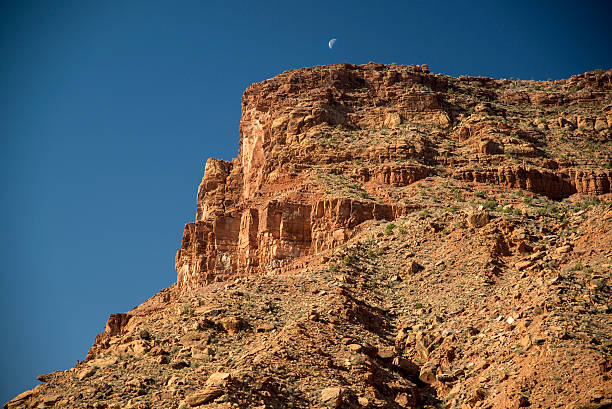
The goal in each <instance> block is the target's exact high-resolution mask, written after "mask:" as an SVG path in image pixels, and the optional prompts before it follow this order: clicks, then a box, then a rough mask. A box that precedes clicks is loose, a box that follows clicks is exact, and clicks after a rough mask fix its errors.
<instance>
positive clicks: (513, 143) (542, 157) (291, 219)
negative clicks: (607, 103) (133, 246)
mask: <svg viewBox="0 0 612 409" xmlns="http://www.w3.org/2000/svg"><path fill="white" fill-rule="evenodd" d="M609 74H610V73H609V72H605V73H603V74H602V75H601V78H600V77H597V78H599V79H598V80H596V81H592V76H590V75H586V76H585V77H584V80H582V82H580V81H581V79H577V78H576V77H572V79H570V80H568V84H570V83H572V84H573V83H575V82H576V81H578V82H579V83H581V84H586V86H587V87H589V86H590V87H594V88H597V87H599V88H600V89H603V90H608V91H605V92H601V91H599V93H598V92H597V91H594V92H592V93H591V94H588V97H589V98H594V99H595V100H596V101H598V98H609V88H610V81H609V76H610V75H609ZM506 82H507V80H500V81H495V80H493V79H490V78H485V77H460V78H459V79H453V78H449V77H446V76H443V75H439V74H431V73H429V70H428V69H426V68H425V69H424V68H423V67H420V66H404V67H390V66H384V65H380V64H373V63H371V64H366V65H362V66H354V65H349V64H341V65H337V66H328V67H315V68H314V69H301V70H295V71H291V72H287V73H283V74H281V75H279V76H277V77H275V78H272V79H270V80H266V81H263V82H261V83H257V84H253V85H252V86H250V87H249V88H248V89H247V90H246V92H245V93H244V96H243V100H242V118H241V121H240V137H241V139H240V152H239V154H238V157H237V158H236V159H234V160H233V161H232V162H228V161H223V160H219V159H214V158H211V159H209V160H208V161H207V162H206V166H205V170H204V177H203V179H202V183H201V185H200V187H199V189H198V194H197V202H196V208H197V210H196V219H195V222H193V223H188V224H187V225H186V226H185V231H184V236H183V241H182V244H181V248H180V250H178V252H177V255H176V270H177V274H178V275H177V283H178V287H179V289H180V290H181V292H189V291H192V290H195V289H197V288H198V287H200V286H202V285H205V284H207V283H210V282H211V281H215V280H224V279H227V278H230V277H232V276H240V275H244V274H257V273H261V272H263V271H267V270H268V269H275V268H283V267H284V266H286V265H287V264H288V263H289V262H290V261H291V260H294V259H296V258H299V257H303V256H309V255H314V254H317V253H319V252H321V251H323V250H327V249H330V248H334V247H336V246H338V245H340V244H342V243H344V242H346V241H347V240H348V239H349V238H350V237H351V234H352V231H353V229H354V228H355V226H357V225H359V224H360V223H363V222H364V221H366V220H370V219H374V220H394V219H395V218H396V217H397V216H398V215H401V214H404V213H405V212H407V211H408V210H407V209H408V208H407V207H406V206H405V205H404V204H403V203H401V202H399V203H398V202H394V201H393V200H392V198H393V195H389V193H388V192H384V194H379V193H380V191H381V189H380V186H388V187H390V188H392V187H404V186H409V185H410V184H412V183H415V182H418V181H419V180H422V179H424V178H426V177H428V176H434V175H443V174H444V175H448V176H450V177H453V178H456V179H457V180H461V181H467V182H478V183H491V184H494V185H499V186H504V187H508V188H512V189H523V190H527V191H531V192H534V193H537V194H541V195H544V196H547V197H549V198H553V199H562V198H565V197H568V196H570V195H572V194H574V193H582V194H594V195H599V194H605V193H608V192H610V183H611V179H612V176H611V172H610V171H609V170H605V169H602V168H594V169H593V168H592V165H597V164H600V165H601V164H602V163H603V164H605V159H607V160H608V161H609V155H608V157H606V158H604V162H602V161H601V160H599V161H593V162H592V163H591V165H590V167H591V169H588V170H587V169H582V168H580V167H576V166H569V167H568V166H567V165H568V164H559V158H557V157H556V156H555V155H553V154H551V153H547V152H546V150H545V148H547V146H546V144H547V143H549V141H550V140H551V139H554V138H553V137H551V135H548V134H547V132H548V131H546V132H544V131H543V130H546V129H550V128H548V125H547V124H548V123H549V122H550V120H548V119H546V118H547V116H546V115H543V114H542V113H540V116H539V118H538V120H537V121H532V124H533V125H529V124H528V126H526V125H525V123H524V122H525V118H512V115H515V114H513V106H514V105H516V104H526V103H531V104H534V105H538V106H540V105H543V106H559V105H563V104H574V103H575V101H578V100H579V101H584V98H586V96H585V97H584V98H579V99H577V97H575V96H574V95H572V96H571V97H570V96H567V95H566V94H563V93H561V92H541V91H533V90H529V89H525V90H516V89H513V88H511V89H508V88H507V87H506V86H505V85H506ZM561 86H565V84H561ZM568 86H569V85H568ZM514 88H516V87H514ZM606 92H608V93H606ZM466 94H467V95H471V97H466ZM581 95H582V94H581ZM585 95H586V94H585ZM608 117H609V113H601V114H600V115H599V116H598V115H586V114H584V113H583V115H575V116H574V117H572V118H571V119H569V120H565V119H564V120H565V121H566V122H568V123H570V124H573V125H572V126H573V129H576V130H578V129H580V132H582V133H583V134H584V133H585V132H587V133H590V134H589V135H587V136H597V135H599V136H600V137H603V138H604V139H605V138H608V140H609V136H610V127H609V121H608V119H609V118H608ZM527 119H529V118H527ZM555 121H556V122H555ZM555 121H553V122H554V123H553V124H551V126H552V127H557V126H561V128H559V129H564V128H562V126H563V121H560V120H555ZM540 124H544V125H543V126H540ZM550 133H551V134H552V136H556V135H555V134H554V131H553V132H550ZM608 153H609V152H608ZM527 160H528V161H529V163H528V164H527V163H526V161H527ZM512 161H514V162H516V161H523V162H524V163H523V164H516V163H512ZM551 163H554V166H552V165H551ZM551 168H552V169H551ZM387 190H388V189H387Z"/></svg>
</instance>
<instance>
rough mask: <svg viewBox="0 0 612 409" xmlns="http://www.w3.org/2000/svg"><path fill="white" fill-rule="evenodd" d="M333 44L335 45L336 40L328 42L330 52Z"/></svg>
mask: <svg viewBox="0 0 612 409" xmlns="http://www.w3.org/2000/svg"><path fill="white" fill-rule="evenodd" d="M334 44H336V39H335V38H332V39H331V40H329V43H328V44H327V45H328V46H329V49H330V50H331V49H332V48H334Z"/></svg>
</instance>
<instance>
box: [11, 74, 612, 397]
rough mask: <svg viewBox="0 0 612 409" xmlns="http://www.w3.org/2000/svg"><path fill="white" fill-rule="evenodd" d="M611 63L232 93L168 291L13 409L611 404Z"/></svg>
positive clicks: (334, 80)
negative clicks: (569, 72) (569, 70)
mask: <svg viewBox="0 0 612 409" xmlns="http://www.w3.org/2000/svg"><path fill="white" fill-rule="evenodd" d="M611 129H612V70H610V71H601V70H600V71H594V72H589V73H585V74H581V75H576V76H573V77H571V78H569V79H565V80H558V81H521V80H512V79H510V80H508V79H500V80H494V79H492V78H487V77H467V76H466V77H459V78H452V77H449V76H446V75H442V74H433V73H431V72H430V71H429V68H428V67H427V66H426V65H421V66H396V65H390V66H389V65H382V64H374V63H369V64H365V65H350V64H340V65H333V66H322V67H314V68H304V69H299V70H292V71H289V72H285V73H282V74H280V75H278V76H276V77H274V78H272V79H269V80H266V81H263V82H261V83H257V84H253V85H252V86H250V87H249V88H248V89H247V90H246V91H245V93H244V96H243V100H242V118H241V122H240V150H239V152H238V156H237V158H235V159H234V160H232V161H231V162H228V161H223V160H219V159H213V158H211V159H208V160H207V161H206V165H205V168H204V176H203V178H202V183H201V184H200V186H199V188H198V191H197V199H196V216H195V220H194V221H193V222H190V223H187V224H186V225H185V228H184V233H183V240H182V243H181V245H180V249H179V250H178V251H177V254H176V272H177V281H176V284H175V285H173V286H171V287H170V288H168V289H165V290H163V291H161V292H160V293H159V294H157V295H155V296H153V297H152V298H151V299H149V300H147V301H146V302H144V303H143V304H142V305H140V306H138V307H136V308H135V309H133V310H132V311H130V312H127V313H119V314H112V315H111V317H110V318H109V320H108V322H107V324H106V328H105V330H104V332H103V333H101V334H99V335H98V336H97V337H96V340H95V343H94V345H93V346H92V348H91V349H90V350H89V353H88V354H87V358H86V361H84V362H78V363H77V365H76V366H75V367H74V368H71V369H69V370H67V371H56V372H53V373H50V374H43V375H41V376H39V378H38V379H39V380H40V381H41V382H43V383H42V384H41V385H39V386H37V387H36V388H35V389H33V390H31V391H26V392H24V393H22V394H21V395H19V396H17V397H16V398H15V399H13V400H12V401H10V402H8V403H7V404H6V405H5V408H35V407H37V408H38V407H62V408H68V407H69V408H72V407H74V408H77V407H78V408H108V409H119V408H132V409H136V408H140V409H145V408H181V409H183V408H188V407H206V408H232V407H241V408H258V409H266V408H288V407H295V408H308V407H318V408H323V407H326V408H332V407H333V408H442V407H444V408H471V407H479V408H509V407H513V408H520V407H533V408H550V407H567V408H575V409H578V408H595V409H596V408H600V409H602V408H608V407H611V405H612V386H611V381H610V377H611V375H612V373H611V370H612V364H611V362H612V359H611V356H612V336H611V334H612V321H611V318H610V311H611V306H610V299H611V292H610V286H609V284H610V279H611V264H610V262H611V261H612V201H611V200H612V194H611V192H610V187H611V183H612V149H611V148H612V133H611Z"/></svg>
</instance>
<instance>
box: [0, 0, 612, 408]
mask: <svg viewBox="0 0 612 409" xmlns="http://www.w3.org/2000/svg"><path fill="white" fill-rule="evenodd" d="M228 4H229V3H228V2H212V1H210V2H207V1H188V0H185V1H180V2H177V1H156V0H149V1H137V0H134V1H86V0H81V1H61V2H60V1H38V2H35V1H27V0H20V1H13V2H9V1H3V2H1V3H0V138H1V145H0V146H1V149H0V178H1V179H0V183H1V186H2V190H1V195H2V200H1V201H0V206H1V209H0V214H2V217H3V223H2V224H3V229H2V232H1V236H0V239H1V240H2V242H1V246H0V252H1V256H2V259H3V261H4V262H3V271H2V273H1V274H0V285H1V287H0V288H2V290H3V296H2V297H1V298H0V311H1V312H0V329H1V332H2V334H3V335H2V336H1V337H0V374H1V375H0V377H1V378H0V401H6V400H8V399H9V398H11V397H12V396H14V395H16V394H17V393H20V392H21V391H22V390H24V389H28V388H31V387H33V386H35V385H36V384H37V383H38V382H37V381H36V380H35V377H36V376H37V375H38V374H41V373H46V372H50V371H53V370H58V369H67V368H69V367H71V366H73V365H74V364H75V362H76V360H77V359H84V358H85V354H86V352H87V349H88V348H89V346H90V345H91V344H92V342H93V339H94V337H95V335H96V334H97V333H99V332H101V331H102V330H103V328H104V324H105V322H106V319H107V317H108V315H109V314H110V313H114V312H122V311H127V310H129V309H131V308H132V307H134V306H135V305H137V304H138V303H140V302H142V301H143V300H145V299H146V298H148V297H150V296H151V295H153V294H154V293H155V292H157V291H158V290H160V289H162V288H164V287H167V286H169V285H171V284H172V283H173V282H174V280H175V278H176V275H175V272H174V254H175V251H176V249H177V248H178V247H179V245H180V239H181V235H182V229H183V225H184V223H186V222H188V221H191V220H192V219H193V217H194V214H195V196H196V190H197V186H198V184H199V182H200V180H201V177H202V173H203V167H204V163H205V161H206V159H207V158H208V157H211V156H214V157H218V158H223V159H231V158H232V157H234V156H236V154H237V151H238V141H239V135H238V126H239V120H240V98H241V95H242V92H243V91H244V89H245V88H246V87H247V86H248V85H250V84H251V83H253V82H258V81H262V80H264V79H266V78H269V77H271V76H274V75H276V74H278V73H280V72H282V71H285V70H288V69H292V68H299V67H303V66H314V65H320V64H331V63H339V62H349V63H359V64H360V63H367V62H368V61H376V62H383V63H392V62H395V63H398V64H423V63H426V64H429V67H430V69H431V70H432V71H433V72H441V73H445V74H450V75H460V74H469V75H487V76H491V77H495V78H500V77H514V78H523V79H531V78H535V79H547V78H553V79H555V78H562V77H568V76H570V75H572V74H577V73H582V72H585V71H587V70H593V69H596V68H604V69H609V68H611V65H612V51H611V50H612V47H610V39H611V38H612V33H611V29H610V24H609V20H608V19H609V16H610V7H609V6H608V5H606V2H603V1H602V2H589V1H583V2H581V3H580V5H579V6H577V5H576V3H575V2H569V1H555V2H545V1H542V2H531V1H530V2H527V1H525V2H516V1H512V2H501V1H500V2H495V1H487V2H472V3H467V2H443V1H438V2H432V1H377V2H358V1H325V2H323V1H310V2H299V3H298V2H288V1H284V2H253V1H249V2H246V1H245V2H232V3H231V5H228ZM334 37H335V38H337V39H338V41H337V43H336V46H335V47H334V49H333V50H330V49H329V48H328V47H327V42H328V41H329V39H330V38H334Z"/></svg>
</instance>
